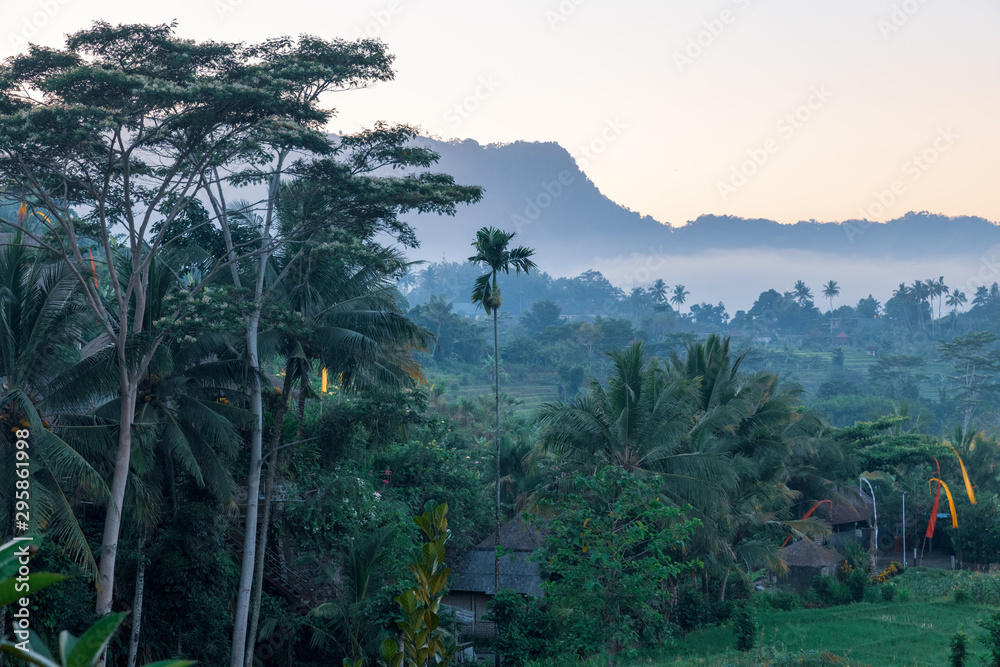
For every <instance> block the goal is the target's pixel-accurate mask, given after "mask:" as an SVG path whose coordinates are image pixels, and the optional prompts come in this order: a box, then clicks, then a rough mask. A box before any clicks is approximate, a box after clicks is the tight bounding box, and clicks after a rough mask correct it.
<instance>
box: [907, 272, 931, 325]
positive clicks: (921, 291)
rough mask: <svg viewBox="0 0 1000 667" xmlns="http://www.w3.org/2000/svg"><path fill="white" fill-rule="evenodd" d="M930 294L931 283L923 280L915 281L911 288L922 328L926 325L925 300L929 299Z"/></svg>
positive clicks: (918, 321)
mask: <svg viewBox="0 0 1000 667" xmlns="http://www.w3.org/2000/svg"><path fill="white" fill-rule="evenodd" d="M930 295H931V288H930V284H929V283H925V282H924V281H922V280H914V281H913V287H911V288H910V296H911V297H912V298H913V302H914V305H915V306H916V309H917V324H919V325H920V327H921V328H923V326H924V302H925V301H927V299H928V297H930Z"/></svg>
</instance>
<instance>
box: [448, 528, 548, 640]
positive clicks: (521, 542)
mask: <svg viewBox="0 0 1000 667" xmlns="http://www.w3.org/2000/svg"><path fill="white" fill-rule="evenodd" d="M500 546H502V547H504V548H506V549H509V550H511V551H512V553H509V554H507V555H505V556H504V557H503V558H501V559H500V589H501V590H504V589H507V590H512V591H514V592H515V593H521V594H523V595H534V596H535V597H542V596H544V595H545V591H544V590H542V581H543V580H542V575H541V570H540V568H539V565H538V563H537V562H535V561H533V560H531V554H532V552H533V551H535V549H538V548H539V547H540V546H542V534H541V533H540V532H539V531H537V530H536V529H534V528H532V527H531V526H528V525H527V524H525V523H524V521H523V520H522V519H521V518H520V517H518V518H515V519H512V520H510V521H508V522H507V523H505V524H504V525H502V526H500ZM495 554H496V549H495V547H494V536H493V534H492V533H491V534H490V535H489V537H487V538H486V539H485V540H483V541H482V542H480V543H479V544H477V545H476V546H475V547H473V548H472V549H469V550H468V551H466V552H465V553H464V554H462V555H461V556H459V558H458V559H457V560H456V562H455V565H454V567H452V574H451V577H452V578H451V590H450V591H449V592H448V594H447V595H446V596H444V599H442V600H441V603H442V604H443V605H447V606H448V607H451V608H452V609H454V611H455V612H456V616H457V617H458V620H459V623H461V624H462V633H463V634H464V635H486V636H491V635H493V634H494V633H495V632H496V628H495V627H494V624H493V623H492V622H490V621H484V620H483V616H485V615H486V612H487V603H488V602H489V601H490V600H491V599H492V598H493V596H494V595H495V594H496V587H495V586H494V583H495V578H496V569H495V567H496V565H495V561H496V557H495Z"/></svg>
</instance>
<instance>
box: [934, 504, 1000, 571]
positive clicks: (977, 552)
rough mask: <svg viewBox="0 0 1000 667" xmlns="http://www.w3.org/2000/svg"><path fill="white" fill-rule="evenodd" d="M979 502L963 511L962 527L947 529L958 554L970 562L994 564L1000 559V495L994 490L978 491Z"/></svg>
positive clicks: (961, 511)
mask: <svg viewBox="0 0 1000 667" xmlns="http://www.w3.org/2000/svg"><path fill="white" fill-rule="evenodd" d="M976 495H978V496H979V498H978V500H979V502H978V503H977V504H975V505H967V506H965V507H963V508H962V509H961V510H959V512H960V514H961V515H962V522H961V524H960V525H959V527H958V528H954V529H953V528H946V529H945V530H946V531H948V533H950V535H951V540H952V544H953V545H954V546H955V553H956V554H961V556H960V558H961V560H963V561H965V562H968V563H981V564H990V563H996V562H997V561H998V559H1000V556H998V554H1000V498H998V497H997V495H996V494H993V493H987V492H983V493H977V494H976Z"/></svg>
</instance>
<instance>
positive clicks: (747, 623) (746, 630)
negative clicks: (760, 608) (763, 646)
mask: <svg viewBox="0 0 1000 667" xmlns="http://www.w3.org/2000/svg"><path fill="white" fill-rule="evenodd" d="M730 624H731V625H732V628H733V634H734V635H736V648H737V649H739V650H740V651H743V652H747V651H749V650H751V649H752V648H753V647H754V646H755V645H756V644H757V630H758V626H757V615H756V613H755V612H754V608H753V606H751V605H750V604H747V603H743V604H739V605H737V606H736V609H735V610H734V611H733V616H732V618H731V619H730Z"/></svg>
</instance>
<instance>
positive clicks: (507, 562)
mask: <svg viewBox="0 0 1000 667" xmlns="http://www.w3.org/2000/svg"><path fill="white" fill-rule="evenodd" d="M495 553H496V552H495V551H493V549H489V550H488V551H487V550H484V549H471V550H469V551H466V552H465V553H464V554H462V556H460V557H459V559H458V561H457V563H456V564H455V567H454V568H453V569H452V577H453V578H452V582H451V590H452V591H472V592H474V593H486V594H487V595H495V594H496V592H497V590H496V587H495V586H494V585H493V583H494V577H495V571H494V567H495V564H494V559H495ZM528 556H529V554H527V553H525V552H523V551H522V552H515V553H512V554H507V555H506V556H504V557H503V558H501V559H500V588H501V589H504V588H507V589H510V590H512V591H514V592H515V593H521V594H523V595H534V596H535V597H542V596H543V595H545V591H543V590H542V586H541V584H542V574H541V571H540V570H539V567H538V563H536V562H533V561H530V560H528Z"/></svg>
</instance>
